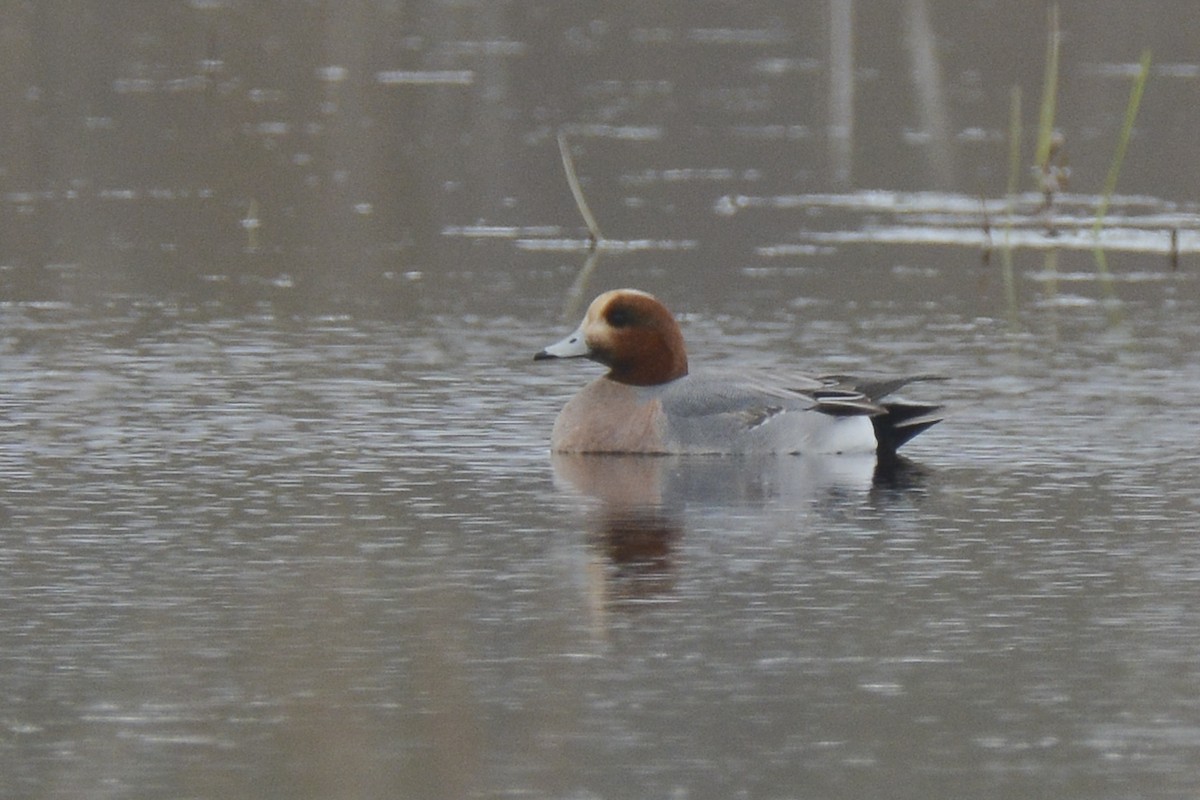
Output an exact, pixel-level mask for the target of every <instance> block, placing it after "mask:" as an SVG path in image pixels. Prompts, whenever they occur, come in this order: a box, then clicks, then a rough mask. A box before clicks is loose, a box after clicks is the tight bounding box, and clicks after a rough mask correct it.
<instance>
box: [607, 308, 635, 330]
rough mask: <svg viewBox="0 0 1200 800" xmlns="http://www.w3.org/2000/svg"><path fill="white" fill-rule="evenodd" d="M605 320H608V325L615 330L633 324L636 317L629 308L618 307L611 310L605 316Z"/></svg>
mask: <svg viewBox="0 0 1200 800" xmlns="http://www.w3.org/2000/svg"><path fill="white" fill-rule="evenodd" d="M604 318H605V319H607V320H608V324H609V325H612V326H613V327H614V328H624V327H625V326H627V325H632V324H633V319H634V315H633V311H632V310H631V309H630V308H628V307H627V306H616V307H615V308H611V309H609V311H608V313H607V314H605V315H604Z"/></svg>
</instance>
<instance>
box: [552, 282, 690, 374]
mask: <svg viewBox="0 0 1200 800" xmlns="http://www.w3.org/2000/svg"><path fill="white" fill-rule="evenodd" d="M545 358H589V359H591V360H592V361H596V362H599V363H601V364H604V365H605V366H606V367H608V368H609V372H608V378H609V379H611V380H614V381H617V382H619V383H626V384H629V385H631V386H656V385H658V384H660V383H667V382H668V381H673V380H675V379H676V378H682V377H683V376H684V375H686V374H687V371H688V366H687V350H686V348H685V347H684V345H683V334H682V333H681V332H680V330H679V324H678V323H677V322H675V318H674V317H673V316H671V312H670V311H668V310H667V308H666V306H664V305H663V304H662V303H660V302H659V301H658V300H657V299H656V298H655V297H654V296H653V295H650V294H647V293H646V292H643V291H640V290H638V289H616V290H614V291H611V292H605V293H604V294H602V295H600V296H599V297H597V298H596V299H595V300H593V301H592V304H591V305H590V306H588V310H587V314H585V315H584V318H583V322H582V323H580V325H579V327H578V328H577V329H576V330H575V332H574V333H572V334H571V335H570V336H568V337H566V338H565V339H562V340H561V341H559V342H556V343H555V344H552V345H550V346H549V347H547V348H546V349H545V350H542V351H541V352H539V353H538V354H537V355H535V356H534V359H535V360H541V359H545Z"/></svg>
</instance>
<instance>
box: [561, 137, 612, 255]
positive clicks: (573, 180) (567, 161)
mask: <svg viewBox="0 0 1200 800" xmlns="http://www.w3.org/2000/svg"><path fill="white" fill-rule="evenodd" d="M558 152H559V154H560V155H561V156H562V163H563V170H565V171H566V173H567V185H568V186H570V187H571V195H572V196H573V197H574V198H575V206H576V207H577V208H578V209H579V215H580V216H581V217H583V224H584V225H587V229H588V236H589V238H590V239H591V246H592V249H595V248H596V246H597V245H598V244H599V243H600V242H601V241H603V239H604V234H602V233H601V232H600V226H599V225H598V224H597V223H596V218H595V217H594V216H592V210H591V209H590V208H588V204H587V199H586V198H585V197H584V196H583V187H582V186H581V185H580V184H579V176H578V175H577V174H576V173H575V159H573V158H571V148H570V146H569V145H568V144H567V134H566V132H565V131H561V130H560V131H559V132H558Z"/></svg>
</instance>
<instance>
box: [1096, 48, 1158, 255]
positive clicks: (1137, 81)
mask: <svg viewBox="0 0 1200 800" xmlns="http://www.w3.org/2000/svg"><path fill="white" fill-rule="evenodd" d="M1149 75H1150V51H1149V50H1144V51H1143V52H1142V62H1141V65H1140V66H1139V67H1138V74H1137V77H1135V78H1134V79H1133V86H1132V87H1130V89H1129V102H1128V103H1127V104H1126V105H1125V123H1124V124H1123V125H1122V126H1121V135H1120V136H1119V137H1118V138H1117V152H1116V153H1115V154H1114V155H1113V160H1112V164H1111V165H1109V167H1108V177H1106V178H1105V179H1104V192H1103V194H1101V195H1100V208H1099V209H1098V210H1097V212H1096V222H1095V224H1094V225H1093V226H1092V231H1093V232H1094V233H1095V234H1096V235H1097V236H1099V235H1100V230H1101V228H1103V227H1104V215H1105V214H1107V213H1108V205H1109V202H1110V201H1111V200H1112V196H1113V192H1115V191H1116V190H1117V178H1118V177H1119V176H1120V174H1121V164H1122V163H1123V162H1124V161H1125V151H1126V149H1128V147H1129V139H1130V137H1131V136H1132V135H1133V123H1134V121H1135V120H1136V119H1137V114H1138V106H1140V105H1141V103H1142V93H1143V92H1144V91H1145V90H1146V79H1147V78H1148V77H1149Z"/></svg>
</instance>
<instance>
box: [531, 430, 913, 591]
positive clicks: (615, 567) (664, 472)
mask: <svg viewBox="0 0 1200 800" xmlns="http://www.w3.org/2000/svg"><path fill="white" fill-rule="evenodd" d="M553 465H554V474H555V479H556V482H557V483H558V484H559V485H560V486H561V487H563V488H567V489H569V490H571V491H574V492H577V493H580V494H583V495H586V496H588V497H590V498H593V499H595V500H596V501H598V503H599V505H598V507H597V509H596V510H595V512H593V515H592V518H591V520H590V521H589V541H590V543H591V545H592V549H593V553H594V555H595V556H597V562H598V563H595V564H594V565H593V566H594V568H595V569H596V570H597V571H598V574H596V575H595V577H596V578H597V579H599V580H598V582H599V584H600V585H598V586H594V587H593V590H594V591H596V592H597V594H596V596H595V597H594V598H593V599H594V601H596V602H598V603H600V604H602V605H604V606H612V605H614V604H616V605H622V606H624V605H630V604H635V603H640V602H645V601H649V600H654V599H656V598H660V597H662V596H663V595H664V594H667V593H669V592H670V591H671V589H672V588H673V587H674V585H675V572H676V564H677V553H676V549H677V547H678V545H679V543H680V541H681V540H682V538H683V533H684V530H685V524H686V518H687V516H688V515H690V514H694V513H696V512H697V511H704V510H705V509H709V510H714V509H723V510H728V509H730V508H738V507H751V508H763V509H766V508H768V507H773V508H780V509H782V510H783V511H784V512H785V514H784V517H785V518H791V517H792V516H793V515H792V513H791V512H795V511H798V510H809V509H812V508H829V507H831V506H832V507H836V506H839V505H842V506H847V507H849V506H856V505H858V504H860V503H862V502H865V501H869V499H870V498H872V497H873V496H878V495H877V492H878V491H884V492H888V491H893V490H897V489H899V490H903V488H904V487H905V486H907V485H909V484H911V482H913V481H914V480H919V479H920V477H921V476H922V475H923V473H922V472H921V471H920V470H917V469H916V468H914V467H913V466H912V465H911V464H910V462H906V461H897V460H891V461H889V462H887V463H877V462H876V459H875V457H874V456H873V455H867V456H861V457H860V456H850V457H848V456H829V457H797V456H761V457H757V456H756V457H750V456H737V457H731V456H623V455H573V454H561V453H560V454H555V455H554V456H553Z"/></svg>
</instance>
